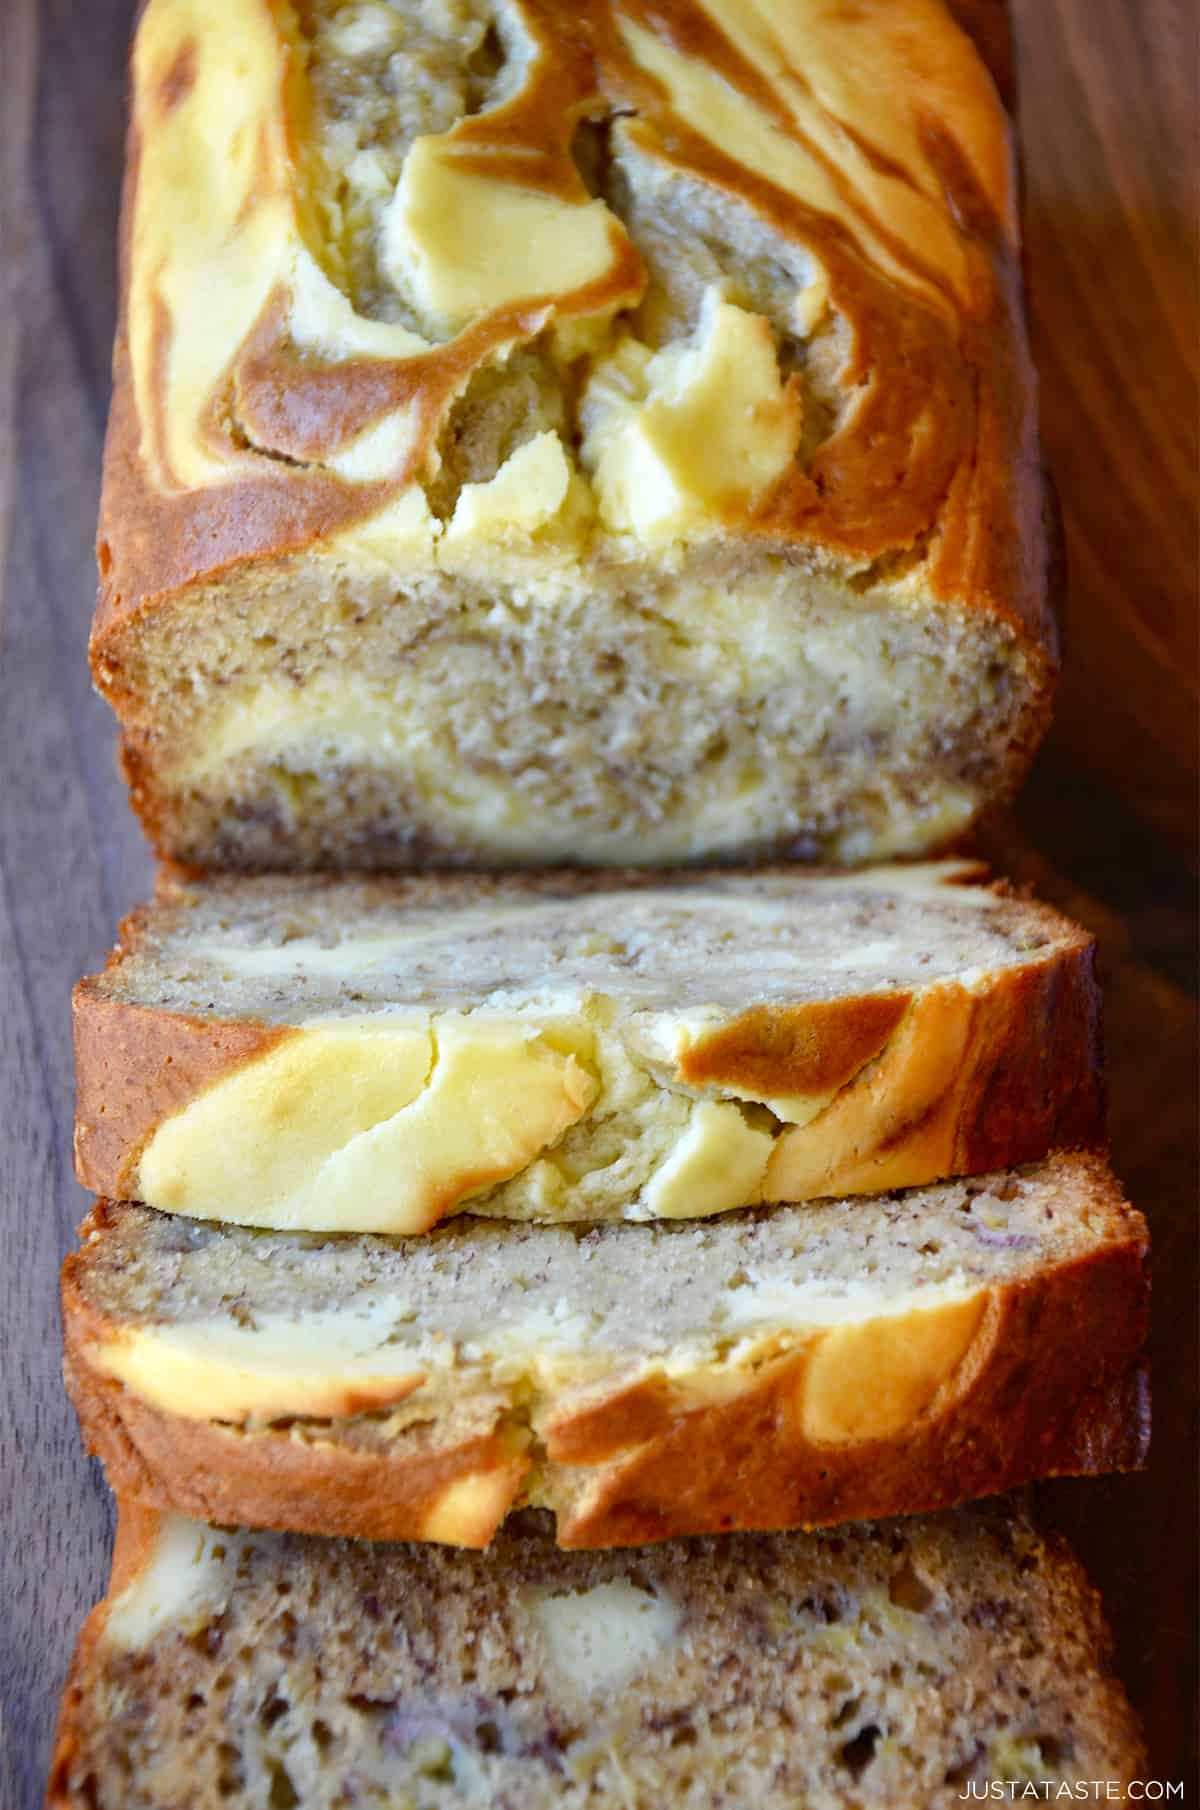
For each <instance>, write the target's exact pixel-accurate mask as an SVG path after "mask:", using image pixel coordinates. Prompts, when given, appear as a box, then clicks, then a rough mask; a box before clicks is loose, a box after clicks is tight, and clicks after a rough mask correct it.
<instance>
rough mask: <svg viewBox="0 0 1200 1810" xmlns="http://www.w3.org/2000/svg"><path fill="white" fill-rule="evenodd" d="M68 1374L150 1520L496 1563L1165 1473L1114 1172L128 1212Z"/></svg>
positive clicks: (95, 1260) (90, 1428)
mask: <svg viewBox="0 0 1200 1810" xmlns="http://www.w3.org/2000/svg"><path fill="white" fill-rule="evenodd" d="M82 1239H83V1242H82V1249H81V1250H80V1252H79V1253H78V1254H77V1255H75V1256H73V1257H70V1258H68V1260H67V1264H66V1267H65V1270H64V1289H63V1318H64V1333H65V1344H66V1375H67V1383H68V1387H69V1388H70V1391H71V1394H72V1396H73V1398H74V1400H75V1404H76V1407H77V1408H78V1410H79V1415H80V1419H81V1422H82V1425H83V1431H84V1436H85V1438H86V1440H87V1442H88V1444H89V1446H90V1447H91V1449H92V1450H93V1451H95V1452H97V1453H99V1455H100V1456H101V1457H102V1458H103V1460H104V1462H105V1464H106V1465H107V1467H108V1470H109V1474H110V1476H111V1478H112V1481H113V1484H114V1487H115V1488H116V1489H117V1490H118V1491H119V1492H121V1493H123V1494H125V1495H129V1496H133V1497H136V1498H138V1499H139V1500H141V1501H143V1502H146V1503H150V1504H153V1505H156V1506H159V1507H163V1508H176V1509H179V1510H180V1511H182V1512H183V1513H186V1514H189V1515H194V1516H197V1517H198V1518H201V1519H204V1520H213V1521H219V1522H222V1523H224V1522H235V1521H236V1522H242V1523H245V1524H248V1525H253V1526H273V1527H284V1528H290V1529H295V1530H298V1531H302V1532H313V1533H339V1534H353V1535H365V1536H368V1537H375V1538H385V1539H387V1538H394V1539H416V1538H423V1539H430V1540H443V1541H449V1542H452V1543H456V1544H460V1545H465V1546H481V1545H483V1544H485V1543H486V1542H487V1541H488V1540H489V1539H491V1537H492V1536H493V1534H494V1533H495V1530H496V1528H497V1527H498V1526H499V1524H500V1522H501V1521H502V1520H503V1518H504V1516H505V1514H506V1513H507V1512H508V1511H509V1510H510V1509H512V1508H514V1507H516V1506H518V1505H520V1504H522V1503H530V1504H532V1505H534V1506H539V1507H541V1506H544V1507H549V1508H552V1509H553V1510H554V1512H555V1514H556V1516H557V1519H558V1537H559V1539H560V1541H561V1542H562V1544H563V1545H565V1546H605V1545H622V1544H632V1543H635V1542H638V1541H645V1540H653V1539H662V1538H665V1537H667V1536H670V1535H674V1534H690V1533H706V1532H715V1531H720V1530H724V1529H729V1528H778V1527H795V1526H811V1525H815V1524H821V1523H830V1522H835V1521H846V1520H857V1519H861V1518H865V1517H870V1516H875V1515H882V1514H902V1513H909V1512H914V1511H916V1510H918V1509H925V1508H935V1507H940V1506H942V1505H945V1504H948V1503H953V1502H959V1501H965V1500H967V1499H968V1498H971V1497H975V1496H981V1495H989V1494H992V1493H993V1492H996V1491H1000V1490H1002V1489H1007V1488H1009V1487H1010V1486H1012V1485H1015V1484H1018V1483H1023V1482H1025V1481H1027V1480H1028V1479H1030V1478H1033V1477H1037V1476H1043V1475H1048V1474H1051V1473H1059V1472H1094V1471H1103V1470H1109V1469H1121V1468H1129V1467H1134V1466H1136V1465H1138V1464H1139V1463H1140V1462H1141V1460H1142V1457H1143V1455H1144V1451H1145V1446H1146V1440H1147V1433H1148V1417H1147V1408H1146V1402H1145V1397H1144V1392H1143V1386H1142V1376H1141V1370H1140V1362H1139V1352H1140V1348H1141V1345H1142V1341H1143V1338H1144V1335H1145V1328H1146V1308H1147V1282H1146V1275H1145V1259H1146V1228H1145V1224H1144V1222H1143V1220H1142V1219H1141V1217H1140V1216H1139V1215H1138V1214H1137V1213H1135V1212H1134V1211H1133V1210H1132V1209H1131V1208H1130V1207H1128V1206H1127V1205H1126V1204H1125V1202H1124V1200H1123V1199H1122V1197H1121V1194H1120V1191H1119V1189H1118V1188H1117V1185H1116V1183H1115V1182H1114V1181H1113V1179H1112V1176H1111V1175H1110V1173H1109V1172H1108V1170H1107V1169H1106V1168H1105V1166H1104V1165H1103V1163H1102V1162H1100V1161H1099V1160H1098V1159H1095V1158H1088V1157H1080V1156H1067V1157H1055V1158H1052V1159H1050V1160H1049V1161H1047V1162H1045V1163H1043V1164H1039V1165H1035V1166H1033V1167H1031V1168H1029V1169H1026V1170H1020V1171H1006V1172H1003V1173H1000V1174H996V1175H992V1176H989V1177H986V1178H981V1179H976V1180H973V1181H968V1182H950V1183H944V1184H942V1185H941V1186H940V1187H936V1188H927V1189H920V1190H914V1191H912V1192H910V1193H906V1194H899V1195H895V1196H885V1197H882V1198H877V1199H872V1200H870V1201H864V1202H863V1203H861V1204H860V1205H858V1206H856V1207H855V1209H854V1211H852V1212H850V1211H847V1209H846V1206H845V1203H844V1202H831V1203H824V1204H822V1205H819V1206H811V1207H779V1208H777V1209H775V1210H774V1211H772V1212H759V1213H750V1214H743V1215H726V1216H724V1217H723V1218H721V1219H717V1220H712V1221H708V1222H705V1223H694V1222H691V1223H676V1224H671V1225H649V1226H600V1227H593V1228H591V1229H590V1230H586V1231H582V1230H579V1229H577V1228H574V1227H570V1226H531V1225H502V1224H499V1223H497V1222H495V1221H489V1220H481V1219H462V1220H458V1221H455V1222H454V1223H453V1224H451V1225H447V1226H443V1227H440V1228H439V1229H438V1230H436V1231H434V1232H431V1233H430V1234H429V1235H428V1236H427V1237H425V1238H416V1239H384V1238H378V1237H368V1236H361V1235H360V1236H355V1237H337V1236H318V1235H315V1234H311V1233H280V1232H263V1231H252V1230H248V1229H246V1228H244V1227H233V1226H220V1225H212V1224H208V1223H204V1222H198V1221H193V1220H187V1219H182V1218H177V1217H173V1216H168V1215H164V1214H160V1213H155V1212H153V1211H152V1210H151V1209H149V1208H147V1207H141V1206H128V1205H127V1206H112V1205H109V1204H107V1203H103V1202H102V1203H100V1204H99V1205H98V1207H97V1208H96V1210H95V1211H94V1213H93V1215H92V1217H91V1218H90V1219H89V1220H88V1221H87V1222H86V1224H85V1225H84V1227H83V1234H82Z"/></svg>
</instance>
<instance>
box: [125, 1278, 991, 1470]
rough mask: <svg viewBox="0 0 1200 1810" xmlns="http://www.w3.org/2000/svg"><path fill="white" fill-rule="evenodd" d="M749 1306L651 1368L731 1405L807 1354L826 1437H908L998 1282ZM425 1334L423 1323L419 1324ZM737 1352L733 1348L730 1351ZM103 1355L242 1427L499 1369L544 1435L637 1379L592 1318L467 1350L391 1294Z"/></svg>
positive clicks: (147, 1393)
mask: <svg viewBox="0 0 1200 1810" xmlns="http://www.w3.org/2000/svg"><path fill="white" fill-rule="evenodd" d="M739 1292H741V1293H744V1294H746V1295H747V1296H748V1297H749V1299H748V1300H747V1301H746V1303H745V1304H744V1305H743V1307H742V1309H741V1316H742V1319H743V1323H744V1324H743V1331H742V1336H740V1337H737V1336H734V1337H732V1338H730V1337H729V1336H728V1335H729V1334H732V1333H733V1332H734V1328H733V1327H732V1326H730V1327H727V1328H723V1329H722V1330H723V1331H724V1332H725V1334H726V1335H727V1336H726V1337H725V1338H724V1339H723V1340H721V1341H720V1342H719V1341H718V1333H717V1331H716V1330H715V1329H714V1330H712V1331H710V1332H709V1333H708V1334H707V1335H704V1334H702V1333H699V1332H698V1333H697V1336H696V1338H695V1340H694V1341H692V1347H693V1348H692V1349H690V1350H683V1351H677V1352H676V1353H675V1354H674V1355H673V1356H672V1357H671V1358H669V1359H666V1360H662V1359H656V1358H653V1357H650V1356H647V1357H646V1358H645V1359H644V1360H643V1361H642V1368H643V1371H644V1373H645V1374H647V1375H652V1374H654V1373H655V1372H659V1371H660V1372H661V1373H662V1374H663V1375H664V1377H666V1378H667V1379H669V1382H670V1385H671V1387H672V1389H673V1390H674V1391H675V1392H676V1394H677V1395H678V1397H679V1400H680V1403H681V1406H689V1405H690V1406H693V1407H698V1406H700V1405H702V1404H704V1403H710V1402H712V1401H714V1400H729V1399H732V1398H734V1397H736V1396H737V1395H739V1394H741V1393H743V1392H745V1391H748V1390H753V1389H755V1388H757V1387H758V1386H759V1384H760V1382H761V1381H762V1376H763V1366H764V1365H765V1364H769V1363H770V1362H773V1361H776V1360H779V1359H786V1358H787V1356H788V1355H789V1354H790V1353H793V1352H796V1351H802V1352H804V1353H805V1357H806V1362H805V1363H804V1364H803V1366H802V1368H801V1371H800V1375H799V1380H798V1383H797V1389H796V1396H795V1408H794V1412H795V1414H796V1417H797V1421H798V1425H799V1427H800V1429H801V1430H802V1432H803V1434H804V1436H805V1437H806V1438H808V1439H810V1440H812V1441H814V1442H816V1443H818V1444H853V1443H855V1442H859V1441H866V1440H871V1439H882V1438H887V1437H890V1436H891V1435H893V1434H895V1433H898V1432H900V1431H901V1430H902V1429H903V1428H904V1427H905V1426H907V1425H909V1424H910V1423H911V1422H912V1421H914V1420H916V1419H917V1418H918V1416H919V1415H920V1414H922V1413H923V1412H924V1411H925V1410H926V1409H927V1408H928V1407H929V1406H930V1405H931V1404H932V1403H933V1401H934V1398H935V1396H936V1395H937V1393H938V1391H939V1390H940V1389H941V1388H942V1386H943V1385H944V1384H947V1383H948V1382H949V1381H950V1379H951V1378H952V1377H953V1376H954V1375H955V1373H956V1372H957V1371H959V1370H960V1368H961V1367H962V1366H963V1364H964V1360H966V1359H967V1356H968V1354H969V1352H970V1351H971V1348H972V1346H973V1345H974V1344H975V1343H976V1341H977V1340H978V1339H979V1338H980V1336H981V1333H982V1332H983V1329H984V1326H985V1318H986V1312H987V1307H988V1303H989V1300H990V1291H989V1290H987V1289H973V1290H970V1291H968V1292H966V1293H964V1292H963V1290H962V1286H961V1284H960V1285H954V1284H947V1285H934V1286H931V1287H929V1288H927V1289H922V1290H911V1291H909V1292H908V1293H904V1294H900V1295H897V1296H895V1297H893V1298H891V1299H889V1298H887V1297H886V1296H881V1295H880V1294H878V1293H876V1292H874V1291H873V1290H871V1289H869V1288H868V1287H866V1286H865V1285H862V1286H860V1287H858V1288H856V1289H853V1290H851V1291H849V1293H848V1294H842V1295H837V1294H832V1293H822V1291H821V1289H820V1287H819V1286H817V1285H812V1284H808V1285H797V1286H795V1287H794V1288H792V1289H790V1290H785V1291H783V1292H782V1293H780V1292H779V1291H772V1290H771V1289H770V1288H769V1287H768V1288H767V1289H765V1290H764V1291H762V1297H761V1299H760V1300H757V1302H756V1291H755V1290H754V1289H752V1288H749V1289H745V1290H742V1291H739ZM410 1329H413V1330H411V1331H410ZM722 1345H723V1346H724V1347H726V1348H725V1349H721V1346H722ZM91 1358H92V1362H93V1363H94V1364H95V1365H96V1367H97V1368H98V1369H99V1370H101V1371H102V1372H103V1373H104V1374H105V1375H107V1376H111V1377H113V1378H114V1379H115V1380H117V1381H118V1382H120V1383H122V1384H124V1385H125V1387H127V1388H129V1389H131V1390H132V1391H133V1392H134V1393H135V1394H136V1395H138V1396H139V1397H140V1398H141V1399H142V1400H144V1401H147V1402H149V1403H150V1404H151V1405H152V1406H154V1407H155V1408H158V1409H161V1410H162V1411H164V1412H166V1413H169V1414H174V1415H178V1416H180V1417H181V1418H184V1419H188V1420H204V1421H224V1422H229V1423H232V1424H240V1423H243V1422H245V1421H247V1420H250V1419H259V1420H270V1419H273V1418H279V1417H283V1416H300V1417H306V1418H312V1419H328V1420H334V1419H342V1418H349V1417H353V1416H354V1415H355V1414H358V1413H362V1412H364V1411H370V1410H376V1409H379V1408H381V1407H386V1406H388V1405H391V1404H397V1403H399V1402H401V1401H404V1400H406V1399H408V1398H409V1397H413V1398H414V1399H415V1403H416V1404H417V1405H421V1404H425V1405H426V1406H427V1407H428V1410H429V1412H430V1413H435V1412H437V1411H438V1409H439V1408H441V1407H443V1406H444V1405H445V1404H446V1402H447V1401H453V1399H454V1397H455V1395H456V1393H457V1392H458V1391H459V1390H460V1389H461V1388H463V1387H467V1386H469V1385H467V1384H466V1382H465V1381H460V1380H456V1379H460V1378H463V1377H465V1375H466V1373H468V1372H476V1373H478V1372H483V1373H484V1375H485V1376H486V1378H487V1380H488V1383H489V1385H490V1386H491V1387H493V1388H494V1389H497V1390H499V1391H501V1392H502V1393H504V1394H506V1395H508V1396H509V1398H510V1400H511V1401H512V1402H513V1403H514V1404H516V1403H517V1402H518V1401H519V1402H521V1403H523V1404H524V1407H523V1409H522V1413H523V1414H527V1415H528V1419H529V1422H530V1424H531V1425H532V1427H533V1429H534V1432H535V1433H536V1432H537V1430H538V1426H539V1416H540V1414H541V1413H542V1412H543V1411H545V1410H554V1411H555V1412H556V1413H559V1414H561V1411H562V1406H563V1404H562V1399H561V1398H562V1396H563V1395H564V1394H569V1393H570V1392H571V1390H572V1389H574V1388H577V1387H580V1386H585V1387H587V1388H589V1389H594V1388H595V1387H596V1386H597V1385H598V1384H599V1383H600V1382H601V1381H602V1380H603V1378H604V1377H605V1376H606V1375H607V1374H609V1373H610V1372H613V1373H615V1372H616V1371H617V1370H619V1372H620V1375H621V1377H622V1379H623V1380H624V1381H628V1379H629V1376H630V1374H631V1365H630V1357H629V1355H628V1354H625V1353H623V1352H621V1351H620V1350H615V1351H614V1350H612V1349H609V1348H606V1347H605V1346H604V1345H603V1344H602V1343H600V1342H598V1341H597V1340H596V1339H595V1338H594V1337H590V1336H589V1328H588V1326H587V1324H586V1315H585V1314H583V1313H577V1314H574V1315H572V1314H568V1315H567V1316H566V1317H565V1318H564V1319H562V1320H561V1321H557V1322H556V1321H555V1320H554V1318H553V1316H548V1315H547V1314H546V1313H545V1312H544V1311H537V1310H534V1311H532V1312H531V1313H530V1315H529V1316H528V1317H527V1318H526V1319H523V1320H518V1321H516V1322H514V1323H512V1324H510V1325H504V1324H499V1325H497V1326H496V1328H495V1329H494V1332H492V1333H490V1334H489V1335H488V1336H487V1338H486V1340H484V1339H480V1340H478V1341H470V1342H468V1343H467V1344H465V1345H460V1346H455V1345H454V1344H453V1343H452V1342H450V1341H448V1340H447V1339H444V1338H442V1339H439V1338H438V1337H437V1336H436V1335H427V1336H426V1337H424V1338H422V1337H421V1336H420V1335H419V1334H418V1333H417V1332H416V1331H415V1318H414V1314H413V1309H412V1307H411V1306H409V1305H407V1304H405V1303H397V1302H395V1301H392V1302H388V1301H386V1300H380V1301H375V1302H373V1303H371V1304H370V1305H369V1306H365V1307H362V1308H360V1309H356V1310H327V1311H323V1312H321V1311H318V1312H313V1313H307V1314H305V1315H303V1316H302V1317H297V1316H290V1315H288V1314H284V1313H272V1314H264V1315H262V1316H260V1318H259V1320H258V1321H257V1323H256V1324H254V1325H253V1326H245V1327H242V1326H237V1325H234V1324H231V1323H230V1322H229V1321H228V1319H227V1318H222V1319H215V1320H196V1321H190V1322H188V1321H184V1322H178V1323H164V1324H159V1325H146V1326H139V1327H135V1328H133V1329H130V1330H127V1331H125V1332H123V1333H122V1334H121V1336H119V1337H117V1338H113V1339H111V1340H109V1341H107V1342H105V1343H101V1344H99V1345H97V1346H96V1347H95V1348H94V1349H93V1351H92V1353H91Z"/></svg>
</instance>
